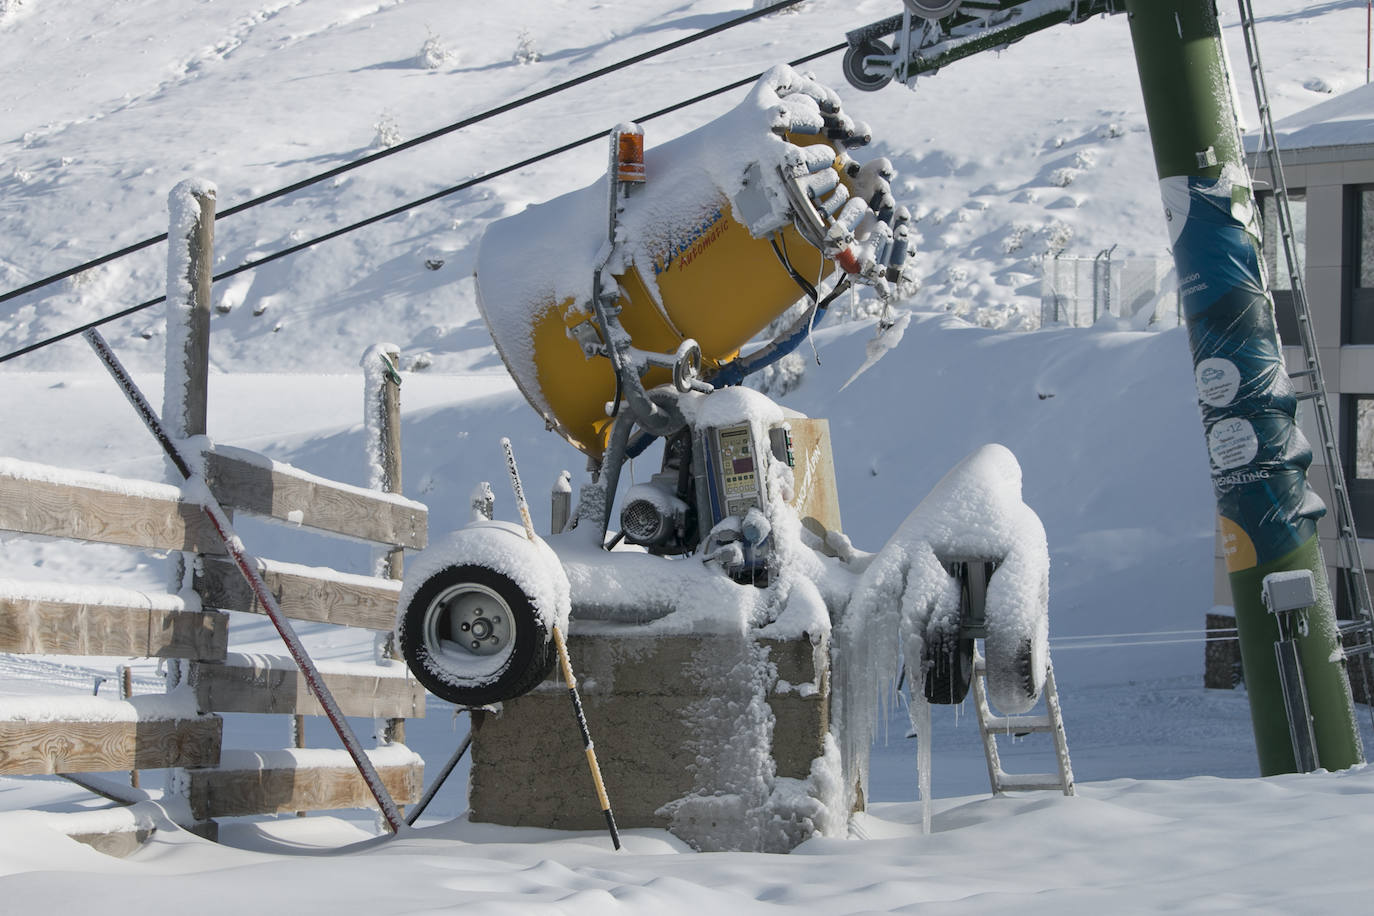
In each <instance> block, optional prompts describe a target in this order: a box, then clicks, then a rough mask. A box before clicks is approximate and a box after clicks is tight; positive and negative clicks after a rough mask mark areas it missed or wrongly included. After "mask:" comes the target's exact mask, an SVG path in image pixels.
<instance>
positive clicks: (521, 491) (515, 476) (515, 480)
mask: <svg viewBox="0 0 1374 916" xmlns="http://www.w3.org/2000/svg"><path fill="white" fill-rule="evenodd" d="M501 448H502V449H504V450H505V453H506V471H507V472H508V473H509V474H510V484H511V489H512V490H514V491H515V504H516V505H517V506H519V507H520V520H521V521H522V522H523V523H524V525H525V536H526V537H528V538H529V539H530V540H531V541H537V540H538V537H537V536H536V535H535V533H534V522H532V521H531V520H530V506H529V503H527V502H526V501H525V488H524V487H522V486H521V485H520V471H519V469H518V468H516V466H515V452H514V451H513V450H512V449H511V445H510V440H509V439H506V438H502V439H501ZM550 629H551V630H552V631H553V645H554V648H555V649H557V650H558V664H559V666H560V667H561V668H562V669H563V682H564V683H565V684H567V685H568V695H569V696H570V697H571V698H572V704H573V715H574V716H576V718H577V727H578V729H579V730H580V731H581V732H582V749H583V750H584V751H585V752H586V754H587V768H588V769H590V770H591V772H592V784H593V785H595V786H596V800H597V801H598V802H599V803H600V805H601V813H602V814H603V815H604V816H605V818H606V829H607V830H609V831H610V834H611V844H612V845H613V846H615V848H616V849H619V848H620V830H619V829H618V828H617V827H616V826H615V813H614V812H612V811H611V800H610V798H609V797H608V796H607V795H606V784H605V783H604V782H602V780H601V764H599V763H597V760H596V747H595V746H594V745H593V744H592V733H591V732H590V731H588V729H587V715H586V713H585V712H583V710H582V697H581V696H579V695H578V692H577V679H576V678H575V677H573V669H572V660H571V659H570V658H569V657H568V646H567V644H566V643H565V642H564V641H563V634H562V633H561V632H559V629H558V624H554V625H553V626H552V627H551V628H550Z"/></svg>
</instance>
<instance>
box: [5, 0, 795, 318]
mask: <svg viewBox="0 0 1374 916" xmlns="http://www.w3.org/2000/svg"><path fill="white" fill-rule="evenodd" d="M800 2H802V0H781V2H779V3H775V4H773V5H772V6H769V7H766V8H764V9H760V10H754V11H753V12H750V13H745V14H744V15H742V16H736V17H735V18H734V19H730V20H727V21H725V22H722V23H719V24H717V25H713V26H711V27H710V28H707V29H702V30H701V31H700V32H694V33H693V34H691V35H688V36H685V37H683V38H679V39H677V40H676V41H670V42H668V43H667V44H666V45H661V46H659V47H657V48H652V49H650V50H648V51H644V52H642V53H639V54H635V55H632V56H630V57H627V58H625V59H624V60H621V61H617V62H616V63H614V64H608V65H607V66H605V67H602V68H600V69H599V70H593V71H591V72H590V73H584V74H582V75H581V76H575V77H573V78H572V79H570V80H565V81H564V82H561V83H558V84H557V85H554V86H550V87H548V88H547V89H540V90H539V91H538V92H532V93H530V94H529V95H526V96H522V97H521V98H518V99H514V100H513V101H510V102H506V103H505V104H502V105H498V106H496V107H495V108H489V109H487V110H486V111H483V112H481V113H479V114H475V115H472V116H471V117H467V118H463V119H462V120H460V121H455V122H453V123H452V124H448V125H446V126H444V127H440V128H438V129H436V130H432V131H430V132H428V133H425V134H421V135H420V136H418V137H414V138H412V139H410V140H406V141H405V142H403V143H397V144H396V145H395V146H390V147H387V148H386V149H384V150H380V151H378V152H375V153H372V154H371V155H368V156H363V157H362V158H361V159H355V160H353V161H352V162H345V163H344V164H343V165H340V166H336V167H334V168H332V169H327V170H326V171H323V172H320V173H319V174H317V175H311V176H310V177H309V178H302V179H301V180H300V181H296V182H292V183H291V184H289V185H286V186H285V187H281V188H277V189H276V190H275V191H268V192H267V193H266V194H262V195H260V196H258V197H254V198H253V199H252V200H246V201H244V202H243V203H241V204H235V205H234V206H232V207H229V208H227V209H224V210H221V211H220V212H218V213H216V214H215V219H216V220H219V219H224V218H225V217H229V216H233V215H234V214H236V213H242V212H243V211H244V210H248V209H251V208H253V207H257V206H260V205H262V204H265V203H268V202H270V201H273V200H276V199H277V198H279V197H285V196H286V195H288V194H294V193H295V192H296V191H300V190H303V189H305V188H308V187H310V186H311V185H315V184H319V183H320V182H322V181H328V180H329V179H331V178H337V177H338V176H339V175H342V174H344V173H345V172H351V171H352V170H354V169H358V168H362V167H363V166H365V165H371V164H372V163H374V162H377V161H378V160H380V159H385V158H386V157H388V156H394V155H396V154H397V153H402V152H405V151H406V150H409V149H413V148H414V147H416V146H420V145H421V144H424V143H428V142H430V141H431V140H437V139H439V138H440V137H444V136H447V135H448V134H451V133H454V132H455V131H459V130H462V129H464V128H466V127H471V126H472V125H474V124H479V123H481V122H482V121H486V120H489V119H491V118H494V117H496V116H497V115H501V114H505V113H506V112H508V111H514V110H515V109H517V108H523V107H524V106H526V105H529V104H531V103H533V102H538V101H540V100H541V99H546V98H548V97H549V96H552V95H556V94H558V93H560V92H563V91H565V90H568V89H572V88H574V87H575V86H580V85H582V84H583V83H588V82H591V81H592V80H595V79H600V78H601V77H603V76H607V75H608V74H611V73H615V72H616V71H619V70H624V69H625V68H627V67H630V66H633V65H634V64H638V63H642V62H643V61H646V60H649V59H651V58H654V57H658V56H659V55H661V54H666V53H668V52H669V51H675V50H677V49H678V48H681V47H685V46H686V45H689V44H692V43H693V42H697V41H701V40H702V39H704V38H709V37H711V36H713V35H718V34H720V33H721V32H724V31H727V30H729V29H733V28H735V27H736V26H740V25H744V24H746V23H749V22H752V21H754V20H755V19H759V18H761V17H763V16H767V15H769V14H771V13H775V12H777V11H778V10H781V9H785V8H786V7H789V6H795V5H796V4H798V3H800ZM165 241H167V233H165V232H163V233H161V234H159V235H155V236H153V237H152V238H146V239H143V240H142V241H139V242H134V243H133V244H131V245H127V246H125V247H123V248H121V249H119V250H118V251H112V252H110V253H109V254H105V255H101V256H100V257H98V258H94V259H92V260H90V261H87V262H85V263H84V264H78V265H76V266H75V267H70V268H68V269H66V270H64V271H61V272H59V273H55V274H53V275H52V276H49V277H44V278H43V279H41V280H35V281H34V282H32V283H29V284H26V285H24V286H21V287H19V288H18V289H13V290H10V291H9V292H7V293H4V294H0V302H8V301H9V300H10V299H13V298H16V297H18V296H22V295H24V294H25V293H31V292H33V291H34V290H37V289H42V288H43V287H45V286H50V285H52V284H53V283H57V282H60V281H62V280H65V279H67V278H68V277H72V276H75V275H76V274H79V273H81V272H82V271H86V270H90V269H91V268H92V267H99V266H100V265H102V264H108V263H109V262H110V261H114V260H118V259H119V258H122V257H125V256H127V255H130V254H134V253H136V252H139V251H142V250H143V249H145V248H151V247H152V246H153V245H157V244H159V243H161V242H165Z"/></svg>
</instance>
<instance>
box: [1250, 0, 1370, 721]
mask: <svg viewBox="0 0 1374 916" xmlns="http://www.w3.org/2000/svg"><path fill="white" fill-rule="evenodd" d="M1238 2H1239V4H1240V21H1241V32H1242V34H1243V35H1244V36H1245V53H1246V57H1247V58H1248V62H1249V65H1250V80H1251V82H1252V83H1253V84H1254V87H1255V102H1256V104H1257V105H1258V107H1259V117H1260V124H1261V126H1262V128H1263V137H1262V141H1261V147H1260V151H1261V152H1262V153H1264V154H1265V156H1266V157H1267V159H1268V163H1269V174H1270V175H1271V176H1272V178H1273V182H1274V203H1275V207H1274V209H1275V211H1276V212H1277V213H1278V223H1279V232H1280V235H1281V236H1282V239H1281V241H1282V244H1283V256H1284V259H1285V260H1286V262H1287V264H1288V277H1289V281H1290V282H1291V284H1292V291H1293V309H1294V311H1295V312H1296V314H1297V319H1298V336H1299V338H1300V342H1301V344H1302V352H1303V358H1304V360H1305V366H1304V368H1303V369H1301V370H1299V371H1297V372H1290V373H1289V377H1290V378H1292V379H1293V380H1294V381H1298V380H1302V381H1304V382H1305V383H1306V385H1307V388H1306V389H1305V390H1299V391H1298V392H1297V398H1298V400H1299V401H1310V402H1311V403H1312V407H1313V410H1314V411H1315V413H1316V419H1317V430H1318V435H1319V437H1320V438H1321V447H1322V449H1323V451H1324V453H1325V455H1326V467H1327V472H1328V473H1327V476H1328V477H1329V478H1330V500H1329V502H1330V504H1332V506H1333V509H1334V512H1335V516H1334V518H1335V522H1336V527H1337V531H1338V534H1337V541H1338V543H1339V544H1340V551H1341V563H1340V566H1341V576H1342V578H1343V579H1344V582H1345V587H1346V588H1345V593H1346V595H1348V596H1349V598H1350V600H1351V601H1352V602H1353V603H1354V605H1355V616H1354V619H1353V620H1350V621H1342V622H1341V626H1340V633H1341V643H1342V645H1343V646H1344V647H1345V652H1346V655H1347V656H1348V657H1352V658H1358V659H1359V660H1360V662H1361V664H1360V665H1359V667H1360V670H1361V671H1362V673H1363V677H1364V689H1365V702H1367V703H1369V704H1370V718H1371V721H1374V672H1371V668H1374V606H1372V605H1371V602H1370V595H1369V581H1368V579H1367V577H1366V576H1365V570H1364V561H1363V558H1362V557H1361V556H1360V542H1359V536H1358V535H1357V533H1356V530H1355V516H1354V512H1353V510H1352V509H1351V505H1350V494H1349V491H1348V490H1347V488H1346V482H1345V471H1344V469H1343V468H1342V466H1341V456H1340V449H1339V448H1338V446H1337V442H1336V427H1335V424H1334V423H1333V422H1332V420H1331V408H1330V406H1329V404H1328V403H1327V397H1326V379H1325V377H1324V376H1323V375H1322V368H1321V359H1320V357H1319V355H1318V352H1317V340H1316V333H1315V332H1314V331H1313V329H1312V314H1311V312H1310V310H1309V309H1308V306H1307V288H1306V286H1305V285H1304V283H1303V277H1302V271H1301V269H1300V268H1299V266H1298V256H1297V249H1296V247H1295V243H1294V240H1293V218H1292V215H1291V213H1290V212H1289V209H1288V185H1287V183H1286V182H1285V181H1284V177H1283V163H1282V161H1281V158H1280V156H1279V148H1278V139H1277V137H1276V135H1275V133H1274V119H1273V114H1272V112H1271V110H1270V107H1269V93H1268V90H1267V89H1266V88H1265V83H1264V67H1263V64H1262V63H1261V61H1260V51H1259V40H1258V37H1257V36H1256V34H1255V12H1254V8H1253V6H1252V4H1251V0H1238Z"/></svg>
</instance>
